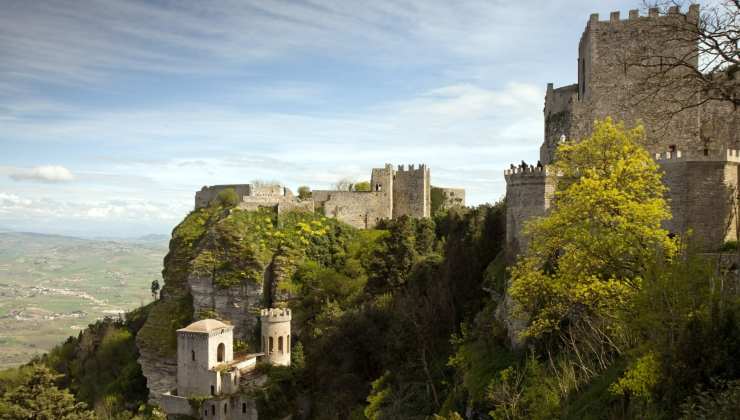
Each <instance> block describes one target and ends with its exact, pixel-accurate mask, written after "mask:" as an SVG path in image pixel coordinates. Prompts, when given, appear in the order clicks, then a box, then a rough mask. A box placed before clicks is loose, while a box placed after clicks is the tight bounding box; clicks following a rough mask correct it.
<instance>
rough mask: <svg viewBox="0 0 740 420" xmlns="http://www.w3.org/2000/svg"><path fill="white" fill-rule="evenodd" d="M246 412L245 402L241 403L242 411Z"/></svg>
mask: <svg viewBox="0 0 740 420" xmlns="http://www.w3.org/2000/svg"><path fill="white" fill-rule="evenodd" d="M246 412H247V403H242V413H246Z"/></svg>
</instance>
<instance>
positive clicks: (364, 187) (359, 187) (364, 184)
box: [353, 181, 370, 191]
mask: <svg viewBox="0 0 740 420" xmlns="http://www.w3.org/2000/svg"><path fill="white" fill-rule="evenodd" d="M353 189H354V190H355V191H370V181H361V182H358V183H356V184H354V185H353Z"/></svg>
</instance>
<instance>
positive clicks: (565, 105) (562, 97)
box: [540, 83, 578, 164]
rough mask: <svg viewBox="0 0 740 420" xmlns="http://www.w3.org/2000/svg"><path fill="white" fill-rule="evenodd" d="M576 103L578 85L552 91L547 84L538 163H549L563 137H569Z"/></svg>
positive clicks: (550, 85)
mask: <svg viewBox="0 0 740 420" xmlns="http://www.w3.org/2000/svg"><path fill="white" fill-rule="evenodd" d="M576 101H578V85H577V84H574V85H568V86H564V87H561V88H557V89H553V85H552V83H548V84H547V91H546V93H545V109H544V114H545V138H544V142H543V143H542V146H541V147H540V162H542V163H543V164H548V163H551V162H552V161H553V160H554V158H555V156H553V151H554V150H555V148H556V147H557V144H558V143H559V142H560V140H561V138H562V137H563V136H565V137H568V136H570V135H571V124H572V122H573V106H574V104H575V103H576Z"/></svg>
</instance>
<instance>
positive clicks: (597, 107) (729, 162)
mask: <svg viewBox="0 0 740 420" xmlns="http://www.w3.org/2000/svg"><path fill="white" fill-rule="evenodd" d="M697 14H698V5H693V6H691V7H690V8H689V9H688V11H686V13H685V14H681V13H680V10H679V9H678V8H676V7H671V8H670V9H669V11H668V13H667V14H665V15H660V14H659V13H658V10H657V9H650V11H649V12H648V16H640V14H639V12H638V11H637V10H631V11H630V12H629V15H628V16H627V17H626V19H623V18H621V17H620V13H619V12H612V13H611V14H610V16H609V19H608V20H600V19H599V15H598V14H593V15H591V17H590V19H589V21H588V22H587V24H586V27H585V30H584V32H583V34H582V36H581V39H580V42H579V45H578V65H577V75H578V79H577V80H578V83H577V84H575V85H568V86H564V87H561V88H557V89H554V88H553V85H552V84H548V86H547V91H546V94H545V107H544V120H545V133H544V139H543V143H542V147H541V148H540V161H541V162H542V163H543V164H544V165H547V164H549V163H551V162H552V161H553V159H554V158H555V150H556V148H557V145H558V144H559V142H560V139H561V137H562V136H565V137H566V138H568V139H570V140H575V141H577V140H579V139H581V138H584V137H586V136H588V135H590V133H591V131H592V129H593V122H594V121H595V120H597V119H603V118H606V117H611V118H612V119H614V120H616V121H621V122H624V123H625V125H626V126H627V127H632V126H634V125H636V124H638V123H642V124H643V125H644V126H645V129H646V143H645V146H646V148H647V149H648V150H649V151H650V152H651V153H653V154H656V155H657V156H658V157H659V158H660V159H661V165H662V167H663V169H664V170H665V176H664V182H665V183H666V185H667V186H668V187H669V197H668V198H669V199H670V204H671V208H672V213H673V219H672V220H671V221H669V222H667V223H666V227H667V228H668V229H669V230H670V231H671V232H674V233H685V232H686V231H687V230H692V231H693V238H694V241H695V242H700V243H701V244H703V247H704V248H705V249H710V250H711V249H716V248H717V247H719V246H720V245H721V244H722V242H724V241H725V240H730V239H735V238H736V237H737V236H738V235H737V226H736V224H737V221H736V219H737V218H736V213H737V210H736V207H737V206H736V205H735V201H736V196H737V193H736V192H735V190H736V189H737V182H738V181H737V178H738V174H737V172H738V170H737V163H736V162H735V159H736V156H734V155H732V153H736V152H734V150H738V149H740V110H738V109H735V108H734V107H732V105H731V104H727V103H721V102H716V101H710V102H707V103H705V104H703V105H702V106H699V107H693V108H689V109H685V110H682V111H681V112H679V113H676V111H677V110H678V109H679V108H677V107H678V106H679V104H677V103H676V100H675V99H676V98H684V97H692V95H696V91H697V90H696V88H695V87H694V86H693V85H691V84H690V83H689V82H686V84H685V85H680V86H678V87H674V86H671V89H662V90H658V91H657V93H656V94H652V95H645V94H644V92H653V91H654V89H655V88H656V85H655V84H651V82H650V80H652V79H649V78H648V76H649V75H652V74H655V72H656V71H659V70H660V69H661V63H660V62H657V61H656V60H659V59H656V58H650V59H648V57H655V56H658V55H661V56H663V57H665V59H666V60H668V58H669V57H682V56H691V55H692V54H693V55H695V53H696V51H697V45H696V43H695V42H694V41H692V40H691V39H690V37H683V36H676V34H677V32H676V31H677V28H678V29H681V30H683V29H685V28H689V29H690V28H692V27H694V26H695V25H696V16H697ZM635 63H642V64H647V66H644V65H642V66H640V65H634V64H635ZM650 66H653V67H650ZM684 71H691V70H690V69H681V70H677V71H675V72H673V73H672V75H673V76H674V77H679V78H680V77H681V76H683V73H682V72H684ZM679 80H680V79H679ZM646 96H648V97H646ZM727 150H731V152H727ZM679 151H682V153H683V156H682V158H677V152H679ZM666 153H668V154H666ZM671 153H672V155H671ZM728 153H729V154H728ZM666 156H671V157H672V158H666ZM535 169H536V167H535ZM517 171H518V170H516V171H514V173H511V174H507V175H506V178H507V242H508V244H509V246H510V250H512V252H514V253H516V252H518V251H519V250H521V249H523V247H525V246H526V244H525V243H524V242H523V238H522V235H521V232H520V230H521V227H522V226H523V224H524V223H525V221H526V220H527V219H529V218H531V217H535V216H539V215H542V214H544V209H546V208H547V203H548V202H549V200H550V198H549V196H551V195H552V191H551V190H552V189H554V183H552V185H551V184H549V183H548V182H547V181H546V179H545V178H546V177H545V178H543V177H542V176H541V175H536V174H529V173H527V172H526V171H524V172H525V173H523V174H519V173H517ZM535 172H536V171H535Z"/></svg>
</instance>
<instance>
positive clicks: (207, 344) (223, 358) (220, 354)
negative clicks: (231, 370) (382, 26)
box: [177, 319, 234, 397]
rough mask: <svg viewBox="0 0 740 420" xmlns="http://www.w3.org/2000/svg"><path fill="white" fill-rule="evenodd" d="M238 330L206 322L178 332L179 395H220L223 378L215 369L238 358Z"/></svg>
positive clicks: (210, 321)
mask: <svg viewBox="0 0 740 420" xmlns="http://www.w3.org/2000/svg"><path fill="white" fill-rule="evenodd" d="M233 343H234V327H233V326H231V325H226V324H224V323H223V322H221V321H218V320H215V319H204V320H201V321H197V322H194V323H192V324H190V325H188V326H187V327H185V328H181V329H179V330H177V393H178V395H180V396H184V397H190V396H196V395H197V396H203V395H218V394H220V393H221V391H222V389H221V387H222V384H221V375H214V373H213V371H212V369H213V368H214V367H216V366H217V365H219V364H222V363H228V362H231V361H232V360H233V359H234V347H233Z"/></svg>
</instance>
